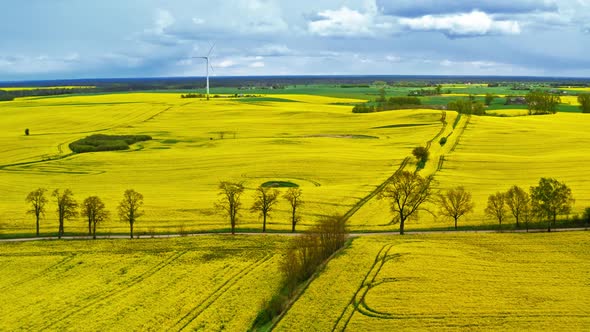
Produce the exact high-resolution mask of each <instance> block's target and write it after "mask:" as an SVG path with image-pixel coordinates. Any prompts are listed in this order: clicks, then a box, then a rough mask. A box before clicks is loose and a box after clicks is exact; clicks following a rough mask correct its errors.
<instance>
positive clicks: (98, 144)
mask: <svg viewBox="0 0 590 332" xmlns="http://www.w3.org/2000/svg"><path fill="white" fill-rule="evenodd" d="M151 139H152V137H151V136H148V135H104V134H95V135H90V136H88V137H86V138H83V139H80V140H77V141H75V142H72V143H70V145H69V147H70V150H72V151H74V152H75V153H86V152H99V151H118V150H128V149H129V145H132V144H135V143H137V142H143V141H149V140H151Z"/></svg>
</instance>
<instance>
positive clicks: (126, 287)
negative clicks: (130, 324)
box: [39, 251, 186, 330]
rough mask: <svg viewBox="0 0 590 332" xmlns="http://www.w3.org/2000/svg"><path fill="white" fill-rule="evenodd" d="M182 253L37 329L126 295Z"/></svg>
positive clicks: (45, 328) (50, 325)
mask: <svg viewBox="0 0 590 332" xmlns="http://www.w3.org/2000/svg"><path fill="white" fill-rule="evenodd" d="M184 254H186V251H182V252H176V253H174V254H172V255H170V256H169V257H167V258H166V259H164V260H163V261H161V262H159V263H158V264H156V265H154V266H152V267H151V268H149V269H148V270H147V271H145V272H143V273H141V274H140V275H137V276H135V277H133V278H131V279H129V280H126V281H124V282H122V283H120V284H118V285H117V286H116V287H115V288H113V289H110V290H107V291H105V292H104V293H102V294H100V293H99V294H97V295H98V297H96V298H95V299H93V300H91V301H88V302H85V303H84V307H82V308H77V307H76V308H71V309H70V310H67V311H66V312H62V313H61V314H60V316H59V317H57V318H55V319H53V320H52V321H50V322H48V323H47V324H46V325H44V326H42V327H40V328H39V330H47V329H49V328H53V327H54V326H55V325H56V324H59V323H61V322H62V321H64V320H65V319H66V318H68V317H71V316H74V315H77V314H81V313H84V312H86V311H89V310H92V308H93V307H95V306H96V305H98V304H100V303H102V302H104V301H106V300H109V299H111V298H113V297H116V296H119V297H120V296H123V295H126V294H127V293H129V292H130V289H131V288H132V287H133V286H135V285H137V284H139V283H140V282H142V281H143V280H145V279H147V278H149V277H151V276H153V275H154V274H156V273H157V272H159V271H160V270H162V269H163V268H165V267H167V266H168V265H170V264H171V263H172V262H174V261H175V260H177V259H178V258H180V257H181V256H182V255H184Z"/></svg>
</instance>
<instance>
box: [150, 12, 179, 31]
mask: <svg viewBox="0 0 590 332" xmlns="http://www.w3.org/2000/svg"><path fill="white" fill-rule="evenodd" d="M174 22H175V19H174V16H172V14H171V13H170V12H169V11H167V10H163V9H158V10H157V11H156V22H155V25H156V26H155V28H154V30H155V32H157V33H164V30H165V29H166V28H168V27H170V26H172V25H173V24H174Z"/></svg>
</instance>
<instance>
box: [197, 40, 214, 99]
mask: <svg viewBox="0 0 590 332" xmlns="http://www.w3.org/2000/svg"><path fill="white" fill-rule="evenodd" d="M214 47H215V44H213V45H212V46H211V48H210V49H209V53H207V56H195V57H193V58H194V59H205V66H206V67H205V69H206V72H207V100H209V67H211V70H213V67H212V66H211V65H210V64H209V58H210V57H211V52H213V48H214Z"/></svg>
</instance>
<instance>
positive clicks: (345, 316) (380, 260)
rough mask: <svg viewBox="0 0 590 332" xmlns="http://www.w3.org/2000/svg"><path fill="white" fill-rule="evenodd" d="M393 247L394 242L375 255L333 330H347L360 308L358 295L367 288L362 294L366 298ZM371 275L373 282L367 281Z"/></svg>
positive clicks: (362, 297)
mask: <svg viewBox="0 0 590 332" xmlns="http://www.w3.org/2000/svg"><path fill="white" fill-rule="evenodd" d="M392 247H393V244H386V245H384V246H383V247H381V249H380V250H379V252H378V253H377V256H375V261H374V262H373V265H371V268H370V269H369V271H368V272H367V274H366V275H365V278H364V279H363V281H362V282H361V284H360V286H359V288H358V289H357V290H356V292H355V293H354V294H353V295H352V298H351V299H350V301H349V302H348V304H347V305H346V307H345V308H344V310H342V313H341V314H340V316H339V317H338V319H337V320H336V322H335V323H334V327H333V328H332V332H334V331H344V330H346V327H347V326H348V323H349V322H350V320H351V319H352V316H354V313H355V312H356V311H357V310H358V305H359V301H357V298H358V295H359V294H360V293H361V291H363V290H365V292H364V293H363V295H362V296H361V299H364V297H365V295H366V292H367V291H368V287H369V285H370V283H371V282H373V281H374V280H375V278H376V277H377V275H378V274H379V271H381V268H382V267H383V265H384V264H385V261H386V260H387V255H388V254H389V251H390V250H391V248H392ZM371 275H372V276H373V277H372V278H371V282H369V283H367V280H368V279H369V278H370V276H371ZM340 325H341V326H340Z"/></svg>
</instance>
